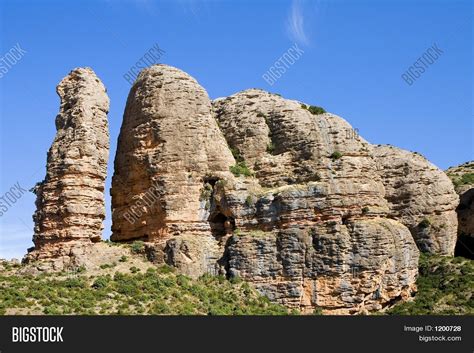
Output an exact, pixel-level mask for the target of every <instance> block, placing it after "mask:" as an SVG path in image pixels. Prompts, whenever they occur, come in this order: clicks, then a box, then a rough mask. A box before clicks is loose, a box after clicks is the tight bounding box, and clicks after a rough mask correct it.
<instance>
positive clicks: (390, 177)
mask: <svg viewBox="0 0 474 353" xmlns="http://www.w3.org/2000/svg"><path fill="white" fill-rule="evenodd" d="M373 153H374V156H375V158H376V160H377V163H378V171H379V173H380V175H381V176H382V180H383V183H384V186H385V190H386V195H385V198H386V199H387V200H388V202H389V207H390V213H389V215H390V217H392V218H394V219H396V220H398V221H400V222H401V223H403V224H404V225H405V226H407V227H408V228H409V229H410V231H411V233H412V234H413V237H414V238H415V241H416V243H417V245H418V248H419V249H420V250H422V251H425V252H430V253H434V254H441V255H453V254H454V247H455V245H456V238H457V217H456V212H455V209H456V207H457V205H458V197H457V195H456V193H455V191H454V188H453V185H452V183H451V181H450V180H449V178H448V177H447V176H446V175H445V174H444V173H443V172H442V171H441V170H440V169H438V168H437V167H436V166H434V165H433V164H431V163H430V162H428V161H427V160H426V159H425V158H424V157H423V156H421V155H420V154H418V153H413V152H408V151H404V150H402V149H399V148H396V147H393V146H380V145H379V146H376V147H375V148H374V152H373Z"/></svg>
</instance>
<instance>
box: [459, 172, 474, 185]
mask: <svg viewBox="0 0 474 353" xmlns="http://www.w3.org/2000/svg"><path fill="white" fill-rule="evenodd" d="M461 182H462V184H463V185H464V184H474V173H466V174H464V175H463V176H462V177H461Z"/></svg>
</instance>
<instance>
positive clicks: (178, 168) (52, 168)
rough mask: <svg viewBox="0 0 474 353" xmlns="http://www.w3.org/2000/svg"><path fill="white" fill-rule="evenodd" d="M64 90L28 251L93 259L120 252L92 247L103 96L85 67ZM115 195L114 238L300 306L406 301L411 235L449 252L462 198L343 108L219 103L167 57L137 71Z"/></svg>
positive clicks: (411, 275) (269, 101)
mask: <svg viewBox="0 0 474 353" xmlns="http://www.w3.org/2000/svg"><path fill="white" fill-rule="evenodd" d="M58 92H59V94H60V96H61V99H62V101H61V112H60V114H59V115H58V118H57V126H58V134H57V137H56V140H55V142H54V144H53V146H52V148H51V151H50V153H49V155H48V168H47V170H48V173H47V177H46V180H45V181H44V182H43V183H42V184H40V185H39V186H38V188H37V194H38V201H37V207H38V209H37V212H36V213H35V221H36V231H35V250H34V251H33V252H31V253H30V254H29V255H28V257H27V260H31V259H33V260H36V259H42V258H45V259H53V260H51V261H54V264H53V265H54V266H53V267H54V268H61V267H66V265H67V264H68V263H72V264H73V265H74V266H77V265H79V264H80V265H81V266H86V267H91V266H92V267H93V266H96V267H97V264H98V263H100V262H101V261H106V259H107V258H108V257H109V258H113V259H116V258H117V257H118V256H120V251H112V250H110V249H112V248H113V247H109V246H105V245H104V244H95V245H94V246H92V245H91V244H93V242H95V241H97V240H99V239H100V229H101V224H102V219H103V217H104V210H103V194H102V191H103V181H104V177H105V166H106V161H107V147H108V145H107V143H106V141H108V140H107V138H106V137H108V135H107V121H106V113H107V109H108V99H107V97H106V95H105V89H104V88H103V85H102V84H101V83H100V81H99V80H98V79H97V78H96V77H95V75H93V73H92V71H90V70H85V69H77V70H75V71H73V72H72V73H71V74H70V75H69V76H68V77H67V78H66V79H64V80H63V82H62V83H61V84H60V85H59V87H58ZM111 195H112V222H113V223H112V237H111V240H112V241H115V242H133V241H137V240H140V241H144V247H143V252H144V254H145V255H146V257H147V258H148V259H149V260H150V261H152V262H154V263H157V264H163V263H166V264H168V265H171V266H174V267H176V268H177V269H178V271H179V272H180V273H184V274H187V275H189V276H191V277H198V276H200V275H203V274H206V273H210V274H214V275H217V274H219V275H224V276H226V277H227V278H242V279H244V280H246V281H248V282H250V283H252V285H253V286H254V287H255V288H257V290H258V291H259V292H260V293H262V294H264V295H266V296H268V297H269V298H270V299H271V300H272V301H274V302H278V303H281V304H283V305H286V306H287V307H290V308H297V309H300V310H301V311H303V312H305V313H308V312H312V311H313V310H318V311H319V310H322V311H323V312H325V313H330V314H356V313H367V312H372V311H380V310H384V309H385V308H388V307H390V306H392V305H393V304H394V303H396V302H397V301H400V300H407V299H409V298H410V297H411V296H412V295H413V293H414V292H415V291H416V285H415V281H416V276H417V273H418V267H417V266H418V258H419V252H418V248H417V246H416V245H418V247H419V248H420V249H422V250H423V251H429V252H432V253H440V254H452V252H453V249H454V242H455V238H456V226H457V221H456V215H455V213H454V208H455V207H456V203H457V196H456V194H455V193H454V190H453V188H452V185H451V183H450V181H449V180H448V179H447V177H446V176H445V175H444V174H443V173H442V172H441V171H439V170H438V169H437V168H436V167H434V166H433V165H431V164H430V163H429V162H427V161H426V160H425V159H424V158H422V157H420V156H417V155H414V154H411V153H409V152H406V151H402V150H399V149H395V148H391V147H381V146H378V147H374V146H372V145H371V144H369V143H368V142H367V141H365V140H364V139H363V138H361V137H360V136H358V134H357V131H356V130H354V129H353V128H352V127H351V126H350V125H349V124H348V123H347V122H346V121H345V120H344V119H342V118H341V117H338V116H336V115H334V114H331V113H325V112H324V111H323V110H322V109H320V108H317V107H311V106H309V107H308V106H307V105H305V104H303V103H301V102H298V101H295V100H288V99H284V98H282V97H280V96H279V95H275V94H270V93H268V92H265V91H262V90H258V89H250V90H246V91H243V92H239V93H237V94H234V95H232V96H230V97H227V98H220V99H217V100H215V101H213V102H211V101H210V99H209V97H208V95H207V93H206V91H205V90H204V89H203V88H202V87H201V86H200V85H199V84H198V83H197V82H196V80H195V79H193V78H192V77H191V76H189V75H188V74H186V73H184V72H182V71H180V70H178V69H176V68H173V67H170V66H166V65H154V66H152V67H150V68H148V69H145V70H143V71H142V72H141V74H140V75H139V77H138V79H137V80H136V82H135V83H134V85H133V87H132V89H131V91H130V94H129V97H128V100H127V105H126V108H125V113H124V119H123V123H122V127H121V130H120V136H119V139H118V147H117V155H116V157H115V171H114V176H113V179H112V189H111ZM415 242H416V243H415ZM88 259H89V260H88Z"/></svg>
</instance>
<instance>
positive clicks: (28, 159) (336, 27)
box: [0, 0, 474, 258]
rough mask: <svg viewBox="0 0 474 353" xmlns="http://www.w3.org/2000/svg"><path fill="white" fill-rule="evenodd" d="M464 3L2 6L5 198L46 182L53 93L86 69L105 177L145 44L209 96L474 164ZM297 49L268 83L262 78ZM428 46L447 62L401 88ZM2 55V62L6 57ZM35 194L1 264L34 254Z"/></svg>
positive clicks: (0, 183)
mask: <svg viewBox="0 0 474 353" xmlns="http://www.w3.org/2000/svg"><path fill="white" fill-rule="evenodd" d="M472 13H473V5H472V2H471V1H467V0H466V1H450V0H433V1H407V0H405V1H398V2H397V1H388V0H387V1H383V0H380V1H375V0H373V1H362V0H361V1H358V0H347V1H309V0H308V1H290V0H289V1H278V0H276V1H270V0H268V1H263V0H261V1H258V0H254V1H192V0H181V1H156V0H135V1H112V0H109V1H106V0H96V1H80V2H72V1H71V2H70V1H39V0H38V1H12V0H3V1H2V2H1V5H0V16H1V17H0V26H1V32H0V49H1V50H0V55H2V57H4V56H5V54H6V53H8V52H9V51H10V50H11V48H14V47H15V46H16V45H19V46H20V47H21V48H22V50H24V51H26V53H25V54H23V56H22V57H21V59H19V61H18V62H17V63H16V64H15V65H13V66H11V67H9V68H8V72H7V73H5V74H3V76H2V77H1V78H0V135H1V137H0V164H1V172H0V196H2V195H3V194H4V193H5V192H7V191H8V190H9V189H10V188H11V187H12V186H14V185H15V184H16V183H17V182H19V183H20V185H21V186H22V187H23V188H25V189H27V188H30V187H32V186H33V185H34V184H35V182H37V181H40V180H42V179H43V178H44V175H45V163H46V152H47V150H48V149H49V146H50V145H51V143H52V141H53V138H54V135H55V127H54V119H55V116H56V114H57V112H58V108H59V98H58V97H57V95H56V92H55V87H56V85H57V84H58V82H59V81H60V80H61V79H62V78H63V77H64V76H65V75H67V74H68V73H69V71H70V70H71V69H73V68H75V67H79V66H89V67H92V68H93V69H94V71H95V72H96V73H97V75H98V76H99V77H100V78H101V80H102V81H103V82H104V84H105V86H106V87H107V90H108V94H109V96H110V99H111V108H110V113H109V123H110V135H111V153H110V163H109V170H108V173H109V175H108V179H107V185H106V190H107V192H106V195H107V212H108V216H107V220H106V223H105V231H104V237H105V238H106V237H108V236H109V235H110V197H109V192H108V190H109V188H110V180H111V176H112V173H113V159H114V155H115V149H116V141H117V137H118V133H119V129H120V124H121V120H122V114H123V110H124V106H125V102H126V97H127V94H128V91H129V89H130V84H129V83H128V82H127V81H126V80H125V79H124V78H123V75H124V74H125V73H126V72H127V71H128V70H129V69H130V67H131V66H133V65H134V64H135V63H136V61H137V60H139V59H140V58H141V57H142V56H143V55H144V54H145V53H146V52H147V51H148V50H149V49H150V48H151V47H153V46H154V45H155V44H158V45H159V46H160V48H162V49H163V50H165V54H164V56H163V57H162V62H163V63H166V64H169V65H172V66H175V67H178V68H180V69H182V70H184V71H186V72H188V73H189V74H191V75H192V76H194V77H195V78H196V79H197V80H198V81H199V82H200V83H201V85H203V86H204V87H205V88H206V89H207V91H208V93H209V95H210V97H211V98H217V97H222V96H226V95H230V94H233V93H235V92H238V91H240V90H243V89H247V88H252V87H257V88H262V89H265V90H268V91H271V92H275V93H280V94H281V95H283V96H284V97H287V98H293V99H298V100H301V101H305V102H307V103H310V104H313V105H319V106H322V107H324V108H325V109H326V110H328V111H330V112H332V113H335V114H337V115H340V116H342V117H344V118H345V119H346V120H348V121H349V122H350V123H351V124H352V125H353V126H354V127H355V128H358V129H359V133H360V134H361V135H362V136H363V137H364V138H366V139H367V140H368V141H369V142H372V143H376V144H377V143H390V144H393V145H396V146H399V147H402V148H405V149H408V150H412V151H417V152H420V153H422V154H423V155H425V156H426V157H427V158H428V159H429V160H431V161H432V162H433V163H435V164H436V165H438V166H439V167H441V168H443V169H445V168H447V167H449V166H451V165H456V164H459V163H462V162H464V161H467V160H470V159H473V158H474V157H473V156H474V153H473V152H474V146H473V110H472V102H473V95H472V82H473V71H472V62H473V60H472V59H473V58H472V35H473V24H472V18H473V15H472ZM295 43H296V44H297V45H298V46H299V48H301V49H302V50H303V51H304V54H303V55H302V56H301V57H300V58H299V60H298V61H297V62H296V63H294V64H293V65H292V66H290V67H289V68H288V69H287V71H286V72H285V74H284V75H283V76H282V77H281V78H279V79H278V80H277V81H276V82H275V83H274V84H273V85H272V86H270V85H269V84H268V83H267V82H266V81H264V80H263V79H262V75H263V74H264V73H265V72H266V71H267V70H268V69H269V68H270V67H271V66H272V65H273V64H274V63H275V61H277V60H278V59H279V58H280V56H281V55H282V54H284V53H285V52H286V51H287V50H288V49H289V48H290V47H291V46H293V45H294V44H295ZM434 44H436V45H437V46H438V47H439V48H440V49H441V50H442V54H441V56H440V57H439V58H438V59H437V60H436V61H435V62H434V63H433V64H431V65H429V66H428V67H427V68H426V70H425V72H424V73H423V74H422V75H421V77H419V78H418V79H417V80H416V81H415V82H414V83H413V84H412V85H411V86H409V85H408V84H407V83H406V82H405V81H404V80H402V78H401V75H402V74H403V73H404V72H405V71H406V70H407V69H408V68H409V67H410V66H411V65H413V63H414V62H415V61H417V60H418V58H419V57H420V56H421V55H423V53H425V51H426V50H427V49H428V48H429V47H431V46H432V45H434ZM0 59H1V58H0ZM34 199H35V197H34V195H33V194H32V193H29V192H28V193H26V194H23V195H22V196H21V198H20V199H19V200H18V201H17V202H16V203H15V204H13V205H11V207H9V209H8V211H7V212H5V213H4V214H3V215H2V216H1V217H0V258H2V257H7V258H9V257H17V258H20V257H21V256H22V255H23V254H24V253H25V251H26V248H27V247H30V246H31V245H32V243H31V237H32V234H33V230H32V228H33V222H32V219H31V215H32V214H33V212H34Z"/></svg>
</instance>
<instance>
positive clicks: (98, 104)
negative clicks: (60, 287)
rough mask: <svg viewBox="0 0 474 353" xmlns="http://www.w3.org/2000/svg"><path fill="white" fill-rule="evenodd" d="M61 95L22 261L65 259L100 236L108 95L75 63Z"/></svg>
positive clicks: (61, 86)
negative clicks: (28, 249) (30, 246)
mask: <svg viewBox="0 0 474 353" xmlns="http://www.w3.org/2000/svg"><path fill="white" fill-rule="evenodd" d="M57 93H58V95H59V97H60V100H61V106H60V111H59V114H58V115H57V116H56V130H57V132H56V137H55V139H54V142H53V144H52V146H51V148H50V150H49V152H48V157H47V165H46V177H45V179H44V181H42V182H41V183H38V184H37V185H36V187H35V190H34V191H35V193H36V195H37V199H36V212H35V214H34V216H33V219H34V222H35V228H34V237H33V242H34V245H35V246H34V248H33V249H31V250H32V251H31V252H30V253H29V254H28V255H27V256H26V258H25V262H30V261H34V260H40V259H48V258H50V259H55V260H57V262H58V263H59V262H61V261H66V262H67V260H65V259H61V257H62V256H66V257H68V256H69V255H70V254H71V253H74V252H77V251H79V249H81V248H83V247H85V246H86V247H87V246H88V245H90V244H92V243H93V242H97V241H99V240H100V239H101V233H102V229H103V225H102V221H103V220H104V218H105V205H104V182H105V177H106V170H107V161H108V155H109V131H108V122H107V113H108V110H109V98H108V96H107V93H106V89H105V87H104V85H103V84H102V82H101V81H100V80H99V79H98V77H97V76H96V75H95V73H94V72H93V71H92V70H91V69H90V68H77V69H75V70H73V71H71V72H70V73H69V75H67V76H66V77H65V78H64V79H63V80H62V81H61V82H60V83H59V85H58V86H57Z"/></svg>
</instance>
